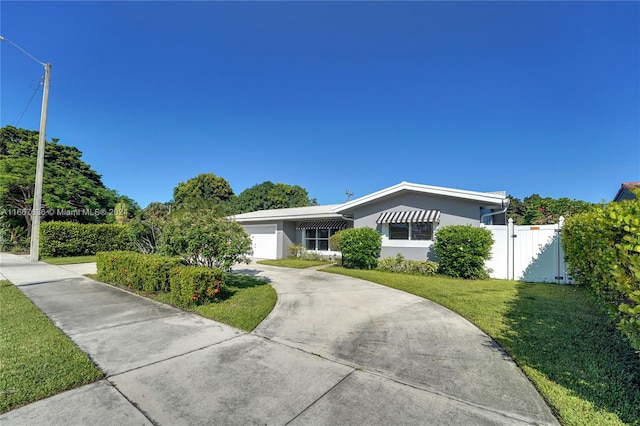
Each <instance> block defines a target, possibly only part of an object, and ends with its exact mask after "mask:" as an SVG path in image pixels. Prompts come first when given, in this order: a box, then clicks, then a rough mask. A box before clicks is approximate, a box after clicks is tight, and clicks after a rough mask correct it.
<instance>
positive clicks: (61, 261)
mask: <svg viewBox="0 0 640 426" xmlns="http://www.w3.org/2000/svg"><path fill="white" fill-rule="evenodd" d="M42 261H43V262H47V263H48V264H50V265H74V264H76V263H93V262H95V261H96V257H95V256H70V257H47V258H43V259H42Z"/></svg>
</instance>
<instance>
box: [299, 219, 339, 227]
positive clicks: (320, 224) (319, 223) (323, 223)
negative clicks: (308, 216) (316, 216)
mask: <svg viewBox="0 0 640 426" xmlns="http://www.w3.org/2000/svg"><path fill="white" fill-rule="evenodd" d="M346 227H347V221H346V220H325V221H307V222H300V225H298V226H297V228H298V229H345V228H346Z"/></svg>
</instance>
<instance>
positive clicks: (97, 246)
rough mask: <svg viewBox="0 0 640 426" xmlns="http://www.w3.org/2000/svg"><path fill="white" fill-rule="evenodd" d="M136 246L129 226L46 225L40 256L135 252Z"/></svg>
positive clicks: (42, 230)
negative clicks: (117, 251) (120, 251)
mask: <svg viewBox="0 0 640 426" xmlns="http://www.w3.org/2000/svg"><path fill="white" fill-rule="evenodd" d="M134 245H135V242H134V241H133V239H132V238H131V232H130V230H129V228H128V227H127V225H114V224H99V225H96V224H81V223H75V222H44V223H42V225H41V226H40V253H41V254H42V256H45V257H64V256H87V255H94V254H96V253H97V252H99V251H116V250H133V249H134Z"/></svg>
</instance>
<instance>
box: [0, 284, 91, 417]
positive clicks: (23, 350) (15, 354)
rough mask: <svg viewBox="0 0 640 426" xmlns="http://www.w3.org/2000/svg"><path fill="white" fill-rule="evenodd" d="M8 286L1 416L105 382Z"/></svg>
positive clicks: (2, 300) (1, 292) (0, 356)
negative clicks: (62, 393) (22, 407)
mask: <svg viewBox="0 0 640 426" xmlns="http://www.w3.org/2000/svg"><path fill="white" fill-rule="evenodd" d="M102 376H103V375H102V372H101V371H100V370H98V369H97V368H96V367H95V366H94V365H93V363H92V362H91V360H90V359H89V357H87V355H85V354H84V352H82V351H81V350H80V349H78V348H77V347H76V346H75V344H74V343H73V342H72V341H71V340H70V339H69V338H68V337H67V336H65V335H64V334H63V333H62V332H61V331H60V330H59V329H58V328H57V327H56V326H55V325H53V324H52V323H51V321H49V319H48V318H47V317H45V316H44V315H43V314H42V312H40V310H39V309H38V308H37V307H36V306H35V305H34V304H33V303H32V302H31V301H30V300H29V299H28V298H27V297H26V296H25V295H24V294H23V293H22V292H21V291H20V290H19V289H18V288H17V287H15V286H14V285H13V284H11V283H10V282H9V281H0V413H3V412H6V411H9V410H11V409H14V408H17V407H20V406H22V405H25V404H28V403H30V402H33V401H37V400H39V399H42V398H46V397H49V396H51V395H55V394H57V393H59V392H62V391H65V390H68V389H72V388H75V387H77V386H80V385H84V384H87V383H91V382H94V381H96V380H99V379H101V378H102Z"/></svg>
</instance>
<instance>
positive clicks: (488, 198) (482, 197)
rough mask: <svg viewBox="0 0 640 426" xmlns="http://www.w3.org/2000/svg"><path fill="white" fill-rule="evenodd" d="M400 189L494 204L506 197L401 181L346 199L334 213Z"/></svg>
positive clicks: (500, 194) (491, 193)
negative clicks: (361, 195)
mask: <svg viewBox="0 0 640 426" xmlns="http://www.w3.org/2000/svg"><path fill="white" fill-rule="evenodd" d="M402 191H410V192H421V193H426V194H434V195H442V196H446V197H454V198H462V199H467V200H477V201H485V202H494V203H496V204H498V203H501V202H502V201H504V200H505V199H506V198H507V197H506V195H505V194H506V192H505V191H495V192H478V191H469V190H464V189H456V188H446V187H442V186H431V185H422V184H418V183H411V182H406V181H403V182H400V183H399V184H397V185H393V186H390V187H388V188H385V189H381V190H380V191H376V192H374V193H372V194H369V195H365V196H364V197H360V198H356V199H355V200H353V201H348V202H346V203H344V204H341V205H339V206H337V207H335V208H334V209H333V211H334V212H336V213H340V212H344V211H346V210H349V209H352V208H355V207H358V206H360V205H363V204H367V203H371V202H373V201H376V200H378V199H380V198H383V197H387V196H390V195H393V194H396V193H399V192H402Z"/></svg>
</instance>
